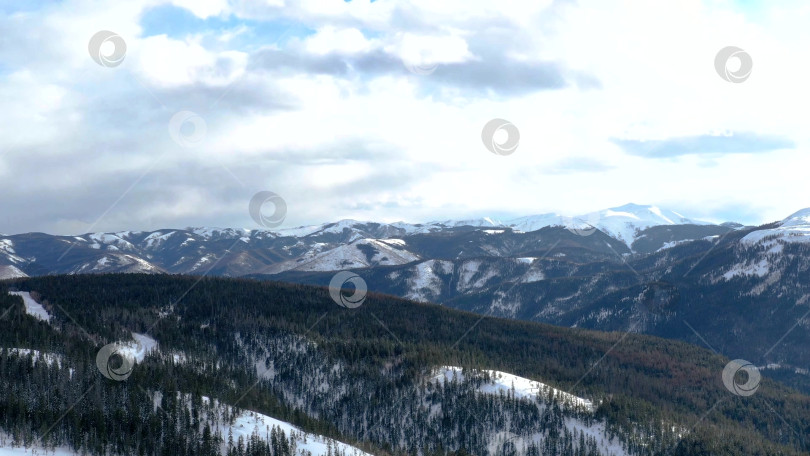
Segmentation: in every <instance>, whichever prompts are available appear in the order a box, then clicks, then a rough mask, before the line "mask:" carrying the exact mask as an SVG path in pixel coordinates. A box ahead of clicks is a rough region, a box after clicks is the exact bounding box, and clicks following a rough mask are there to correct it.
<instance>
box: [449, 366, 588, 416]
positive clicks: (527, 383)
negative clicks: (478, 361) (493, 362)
mask: <svg viewBox="0 0 810 456" xmlns="http://www.w3.org/2000/svg"><path fill="white" fill-rule="evenodd" d="M481 373H484V374H486V375H489V377H490V379H491V380H490V381H489V383H486V384H484V385H482V386H481V388H480V389H479V391H480V392H482V393H484V394H499V393H504V394H508V393H509V392H514V395H515V397H516V398H526V399H534V398H536V397H537V395H538V393H539V394H541V395H542V396H543V397H545V396H547V395H548V394H553V395H554V396H555V397H557V398H558V399H557V400H559V401H560V403H561V404H563V405H565V406H568V407H572V408H576V409H582V410H584V411H588V412H593V411H594V405H593V402H592V401H590V400H588V399H584V398H581V397H578V396H575V395H573V394H571V393H567V392H565V391H562V390H559V389H557V388H554V387H552V386H549V385H546V384H545V383H541V382H538V381H535V380H530V379H528V378H525V377H518V376H517V375H513V374H510V373H508V372H501V371H496V370H486V371H480V372H479V371H476V374H481ZM453 379H456V380H457V381H461V380H463V379H464V369H462V368H461V367H457V366H441V367H439V368H438V369H436V371H435V374H434V376H433V380H434V381H436V380H440V381H443V382H448V381H452V380H453Z"/></svg>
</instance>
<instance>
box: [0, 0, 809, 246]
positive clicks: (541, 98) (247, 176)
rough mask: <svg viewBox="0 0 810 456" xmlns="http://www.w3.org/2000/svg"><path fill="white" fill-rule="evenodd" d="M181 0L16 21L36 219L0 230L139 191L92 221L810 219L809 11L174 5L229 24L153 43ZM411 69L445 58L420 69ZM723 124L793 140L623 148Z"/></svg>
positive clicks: (23, 227)
mask: <svg viewBox="0 0 810 456" xmlns="http://www.w3.org/2000/svg"><path fill="white" fill-rule="evenodd" d="M167 2H168V0H167V1H160V0H143V1H140V2H123V3H120V2H119V3H110V4H108V5H106V6H105V7H101V6H99V4H97V3H95V2H91V1H89V0H65V1H63V2H61V3H58V4H52V5H50V6H48V7H44V8H43V9H42V11H40V12H37V13H36V15H33V14H28V13H26V14H17V15H11V16H6V17H0V27H1V28H2V29H3V30H4V31H5V33H6V35H7V36H8V38H7V40H8V41H5V42H4V43H15V45H14V46H10V45H8V44H6V45H0V61H2V62H4V63H3V65H2V66H0V80H2V83H0V103H2V106H3V110H2V112H0V133H2V134H1V135H0V150H4V151H6V152H5V153H4V155H3V156H2V157H0V172H2V173H3V176H4V178H3V180H2V182H0V192H1V193H2V194H3V195H5V196H6V198H5V201H3V202H2V203H0V210H2V211H4V212H6V213H14V214H21V215H20V216H19V217H15V220H14V221H13V222H12V225H11V226H9V227H0V231H4V232H14V231H27V230H52V231H60V230H65V231H69V232H73V231H75V230H76V229H77V226H80V225H81V224H82V223H85V224H86V225H85V227H87V226H89V224H90V223H92V222H93V221H94V220H95V219H96V218H97V217H98V216H99V215H101V214H102V213H104V212H105V211H106V210H107V209H108V208H109V206H110V205H111V204H112V203H113V202H115V201H116V200H117V199H118V198H119V196H120V195H121V194H123V193H124V192H125V191H126V190H127V188H129V187H130V185H132V184H133V183H136V182H137V183H136V184H135V185H133V187H132V190H131V191H130V192H129V193H127V195H126V197H124V198H122V199H121V201H120V202H119V203H118V205H117V206H116V208H115V209H114V210H112V211H111V212H110V213H109V215H108V216H107V217H105V218H104V219H103V220H102V221H101V222H100V223H99V225H98V226H97V227H96V228H97V229H110V230H112V229H137V228H139V227H142V225H143V224H146V223H147V222H146V220H147V219H151V221H150V222H149V223H152V224H159V223H161V222H163V223H170V224H172V225H173V226H179V225H186V224H198V225H199V224H210V225H220V226H222V225H233V226H239V225H249V218H248V216H247V213H246V211H245V210H244V209H245V207H247V206H246V201H247V199H249V197H250V196H251V195H252V193H251V192H255V191H258V190H263V189H269V190H273V191H275V192H277V193H280V194H282V195H284V196H285V198H288V203H289V207H290V212H289V214H288V220H287V223H289V224H304V223H316V222H323V221H327V220H333V219H338V218H342V217H348V216H351V217H355V218H368V219H378V220H380V219H385V220H400V219H405V220H412V221H419V220H428V219H437V218H447V217H452V216H459V217H469V216H474V215H486V213H494V212H499V213H512V214H514V215H524V214H529V213H539V212H546V211H552V210H556V211H559V212H564V213H581V212H587V211H590V210H595V209H600V208H604V207H608V206H615V205H619V204H623V203H626V202H629V201H633V202H637V203H656V204H661V205H670V206H672V207H673V208H675V209H677V210H679V211H682V212H684V213H685V214H686V215H687V216H692V217H696V218H701V217H709V218H710V216H711V214H712V213H713V212H714V211H720V210H724V209H725V208H727V207H735V206H736V207H746V208H750V209H751V210H753V211H756V212H758V213H760V214H762V216H761V218H760V219H758V220H750V219H749V220H742V221H747V222H753V221H769V220H775V219H778V218H781V217H783V216H785V215H787V214H789V213H792V212H793V211H794V210H796V209H798V208H801V207H804V206H808V205H810V203H808V202H807V201H806V200H805V199H804V198H805V197H804V196H803V195H804V194H805V193H806V192H805V191H804V185H805V182H806V175H805V174H806V172H805V170H806V169H807V166H805V165H807V164H808V163H807V161H808V159H807V156H808V154H807V152H808V151H807V145H808V144H810V141H809V140H810V132H808V130H807V128H806V125H805V124H806V120H805V119H806V116H805V114H804V107H805V106H807V105H808V102H810V92H809V91H807V90H806V82H805V79H806V78H805V75H806V74H807V70H808V66H810V65H808V63H807V59H804V58H803V56H804V53H805V50H806V48H807V44H808V43H809V42H810V29H807V27H806V26H805V24H806V23H807V21H808V19H810V6H807V5H804V4H802V3H794V2H780V3H779V4H778V5H767V6H764V7H763V10H762V11H758V12H757V14H749V13H748V12H746V11H742V10H737V9H735V6H733V3H730V2H719V1H698V0H684V1H680V2H677V3H661V2H645V1H641V0H638V1H628V2H624V3H622V4H621V6H618V5H617V4H615V3H610V2H600V1H597V0H589V1H583V2H579V3H570V4H569V3H565V2H556V3H553V2H551V1H550V0H549V1H545V2H535V1H530V0H525V1H524V0H510V1H494V0H493V1H462V0H447V1H435V0H414V1H410V2H406V1H402V2H389V1H379V2H374V3H371V2H369V1H368V0H353V1H352V2H349V3H346V2H340V1H334V0H302V1H295V2H293V1H287V2H283V1H276V2H263V3H257V2H230V3H229V2H226V1H225V0H212V1H206V2H197V1H195V2H190V1H185V0H174V1H172V2H171V3H173V4H175V5H177V6H180V7H183V8H186V9H188V10H189V11H191V12H192V14H194V15H195V16H196V17H198V18H200V19H205V18H211V17H214V16H218V17H232V19H233V21H232V23H229V24H228V28H227V29H225V30H219V29H215V28H212V29H209V30H203V31H200V30H195V31H194V32H193V33H191V34H188V35H184V34H181V33H179V32H178V30H175V29H173V28H172V24H167V29H166V30H165V32H166V33H165V34H159V35H154V36H149V37H143V36H142V30H141V26H140V23H139V21H140V19H141V17H142V15H143V13H144V11H146V10H147V9H148V8H151V7H154V6H156V5H159V4H164V3H167ZM247 17H249V18H251V19H252V20H255V21H258V22H261V21H271V22H272V24H273V26H274V27H278V24H280V23H284V26H286V23H287V22H291V23H292V25H293V26H296V27H294V29H295V30H296V31H294V32H291V34H293V36H291V39H290V40H288V41H287V42H281V43H280V44H277V45H272V46H271V42H273V40H275V39H277V38H278V37H277V36H274V37H272V38H266V37H265V36H264V35H262V34H261V32H260V29H261V27H254V25H256V23H255V22H252V23H251V24H250V26H248V25H246V24H245V23H240V18H247ZM307 28H309V29H312V30H314V33H312V34H311V35H307V36H295V33H300V30H303V29H307ZM101 29H108V30H113V31H115V32H117V33H119V34H120V35H121V36H122V37H124V38H125V40H126V42H127V48H128V53H127V57H126V59H125V60H124V63H123V64H122V65H121V66H119V67H116V68H103V67H101V66H99V65H97V64H96V63H95V62H93V61H92V60H91V59H90V57H89V55H88V52H87V42H88V40H89V38H90V36H92V35H93V33H95V32H96V31H98V30H101ZM257 30H259V31H257ZM43 37H47V39H43ZM212 37H213V38H214V39H210V38H212ZM236 38H238V39H236ZM246 42H247V44H245V43H246ZM728 45H735V46H739V47H741V48H743V49H745V50H746V51H747V52H749V53H750V55H751V56H752V58H753V62H754V67H753V72H752V75H751V77H750V78H749V79H748V80H747V81H745V82H744V83H742V84H732V83H729V82H726V81H723V80H722V79H721V78H720V77H719V76H718V75H717V74H716V73H715V69H714V57H715V54H716V53H717V51H718V50H719V49H720V48H722V47H725V46H728ZM239 46H243V47H239ZM257 49H265V50H266V49H279V52H280V54H279V55H277V56H276V57H277V58H278V60H277V61H276V60H273V61H271V62H270V63H265V64H262V63H261V62H260V61H259V59H257V57H256V56H257V54H256V50H257ZM400 60H404V61H406V62H408V61H417V62H418V63H428V64H433V63H436V64H438V67H437V68H436V70H435V72H434V73H433V74H428V75H421V76H420V75H416V74H411V73H409V72H408V71H407V70H406V68H405V66H404V65H402V62H400ZM465 65H466V66H465ZM473 65H478V66H473ZM544 65H545V66H544ZM133 76H134V77H133ZM532 77H535V78H536V80H534V79H532V80H529V79H531V78H532ZM588 77H590V78H591V79H592V80H594V81H597V82H598V84H587V83H583V82H582V81H583V80H585V79H587V78H588ZM555 78H559V79H560V80H561V83H559V84H556V83H555V81H556V80H555ZM577 78H580V79H577ZM527 80H528V82H527ZM141 84H143V86H141ZM493 84H494V86H493ZM499 89H502V90H499ZM180 109H189V110H192V111H195V112H199V113H200V115H202V116H203V117H204V118H205V119H206V122H207V124H208V136H207V139H206V141H205V142H204V144H202V145H201V146H200V147H198V148H196V149H193V150H181V148H179V147H178V146H177V145H176V144H174V143H173V142H172V141H171V139H170V138H169V135H168V132H167V122H168V119H169V118H170V117H171V115H172V114H173V113H174V112H176V111H178V110H180ZM495 117H500V118H504V119H507V120H509V121H511V122H512V123H514V124H515V125H516V126H517V127H518V128H519V129H520V133H521V143H520V145H519V147H518V149H517V151H516V152H515V153H514V154H513V155H510V156H506V157H502V156H496V155H494V154H491V153H489V152H488V151H487V150H486V149H485V148H484V146H483V144H482V142H481V137H480V135H481V128H482V127H483V125H484V124H485V123H486V122H487V121H489V120H490V119H492V118H495ZM718 131H733V132H753V133H757V134H763V135H774V136H780V137H785V138H789V139H790V140H792V141H794V142H795V143H796V148H795V149H792V150H781V151H778V152H772V153H760V154H750V155H749V154H735V155H725V156H722V155H721V156H713V157H711V158H710V159H708V158H707V157H704V156H700V155H699V154H698V155H694V156H690V155H687V156H680V157H674V158H669V159H666V160H660V159H649V158H642V157H637V156H631V155H628V154H626V153H625V152H624V151H623V150H622V149H621V148H620V147H618V146H617V145H616V144H615V143H614V142H613V141H612V140H613V139H614V138H637V139H667V138H673V137H680V136H699V135H706V134H713V133H716V132H718ZM163 154H165V155H164V159H163V160H162V161H160V162H158V163H157V164H156V165H154V167H153V168H151V169H150V166H153V164H154V163H155V160H156V158H157V157H160V156H161V155H163ZM580 157H581V158H582V159H583V160H586V159H587V160H588V161H587V162H586V163H583V166H582V167H581V171H579V170H578V168H577V160H578V159H579V158H580ZM594 163H599V164H603V165H604V169H602V170H598V169H595V168H594V166H593V164H594ZM561 164H564V165H565V166H564V167H561ZM562 168H564V169H562ZM147 170H149V172H148V173H147V174H146V177H143V178H141V176H142V175H144V173H145V172H146V171H147ZM555 170H558V171H559V172H557V171H555ZM32 176H36V178H32ZM139 178H141V180H140V181H137V179H139ZM41 182H45V183H47V185H41V184H40V183H41ZM161 189H165V190H164V191H163V193H161ZM155 195H162V196H161V198H163V199H160V201H158V202H155V198H156V196H155ZM241 199H245V201H242V200H241ZM243 203H244V204H243ZM150 214H151V215H150ZM184 220H188V222H187V223H184V222H183V221H184ZM153 227H157V226H153ZM80 231H81V230H80Z"/></svg>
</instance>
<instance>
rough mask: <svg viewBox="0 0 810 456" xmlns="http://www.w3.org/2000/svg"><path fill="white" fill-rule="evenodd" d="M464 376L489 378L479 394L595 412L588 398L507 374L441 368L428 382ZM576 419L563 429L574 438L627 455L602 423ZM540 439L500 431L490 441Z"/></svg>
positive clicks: (614, 454) (520, 443)
mask: <svg viewBox="0 0 810 456" xmlns="http://www.w3.org/2000/svg"><path fill="white" fill-rule="evenodd" d="M466 375H470V376H471V377H473V378H479V379H480V378H482V377H483V378H486V377H489V381H486V382H484V383H483V384H482V385H481V386H480V387H479V388H478V391H479V392H480V393H481V394H492V395H496V396H500V395H505V396H508V395H514V398H515V399H528V400H531V401H533V402H535V404H537V406H538V407H540V408H545V407H547V406H548V404H547V402H546V401H545V400H546V398H548V397H549V396H552V397H554V398H555V400H556V401H557V402H558V403H559V404H560V405H561V406H562V407H563V408H566V409H569V410H575V411H577V412H579V413H581V414H585V415H590V414H592V413H593V412H594V404H593V402H591V401H590V400H588V399H584V398H581V397H578V396H575V395H573V394H570V393H567V392H565V391H561V390H558V389H556V388H554V387H551V386H549V385H546V384H545V383H541V382H537V381H534V380H529V379H527V378H524V377H519V376H517V375H513V374H509V373H507V372H500V371H494V370H485V371H477V370H476V371H471V372H470V371H467V372H466V373H465V372H464V371H463V369H462V368H460V367H455V366H441V367H439V368H437V369H435V370H434V375H433V377H432V379H431V380H432V381H433V382H441V383H445V384H446V383H448V382H453V381H457V382H461V381H463V380H464V379H465V376H466ZM579 416H581V415H577V416H570V417H567V418H565V419H564V426H565V427H566V428H568V430H569V431H572V433H573V434H575V435H576V434H578V433H580V432H581V433H582V434H584V435H585V436H587V437H590V438H593V439H594V440H595V441H596V442H597V445H598V450H599V453H600V454H604V455H611V456H621V455H627V454H628V452H627V450H626V449H625V448H624V446H623V445H622V443H621V441H619V439H618V438H608V437H606V435H607V434H608V433H607V432H605V431H606V430H605V424H604V422H602V421H599V420H595V419H592V418H591V419H581V418H579ZM543 438H544V437H543V436H542V435H541V434H539V433H538V434H533V435H517V434H513V433H510V432H500V433H498V435H496V436H495V438H493V439H492V440H493V441H498V440H500V441H512V442H513V444H514V445H515V447H516V448H523V447H524V445H527V444H529V443H531V442H533V443H535V444H539V443H542V442H543ZM496 448H497V447H496V445H491V447H490V454H495V450H496Z"/></svg>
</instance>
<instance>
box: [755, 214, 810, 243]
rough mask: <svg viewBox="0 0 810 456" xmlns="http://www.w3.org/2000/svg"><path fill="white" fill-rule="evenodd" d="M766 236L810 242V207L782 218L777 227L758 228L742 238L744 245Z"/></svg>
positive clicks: (789, 240)
mask: <svg viewBox="0 0 810 456" xmlns="http://www.w3.org/2000/svg"><path fill="white" fill-rule="evenodd" d="M766 238H769V239H771V238H772V239H775V240H781V241H784V242H810V208H806V209H802V210H800V211H798V212H796V213H794V214H791V215H790V216H789V217H787V218H785V219H784V220H782V222H780V223H779V226H778V227H776V228H771V229H765V230H757V231H753V232H751V233H749V234H747V235H746V236H745V237H744V238H742V243H743V244H744V245H752V244H757V243H759V242H761V241H763V240H765V239H766Z"/></svg>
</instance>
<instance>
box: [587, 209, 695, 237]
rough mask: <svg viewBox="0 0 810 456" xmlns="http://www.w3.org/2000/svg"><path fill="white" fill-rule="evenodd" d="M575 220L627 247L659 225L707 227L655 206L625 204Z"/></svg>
mask: <svg viewBox="0 0 810 456" xmlns="http://www.w3.org/2000/svg"><path fill="white" fill-rule="evenodd" d="M574 219H576V220H581V221H584V222H585V223H587V224H589V225H592V226H594V227H596V228H598V229H599V230H600V231H602V232H604V233H605V234H607V235H608V236H611V237H613V238H615V239H618V240H620V241H622V242H624V243H625V244H627V246H628V247H630V246H631V245H633V241H635V240H636V237H637V235H638V233H639V232H640V231H642V230H645V229H647V228H651V227H653V226H661V225H708V224H709V223H707V222H702V221H699V220H693V219H689V218H687V217H684V216H683V215H681V214H679V213H677V212H675V211H670V210H667V209H661V208H659V207H657V206H649V205H639V204H625V205H624V206H619V207H613V208H609V209H603V210H601V211H597V212H591V213H588V214H583V215H579V216H576V217H574Z"/></svg>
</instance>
